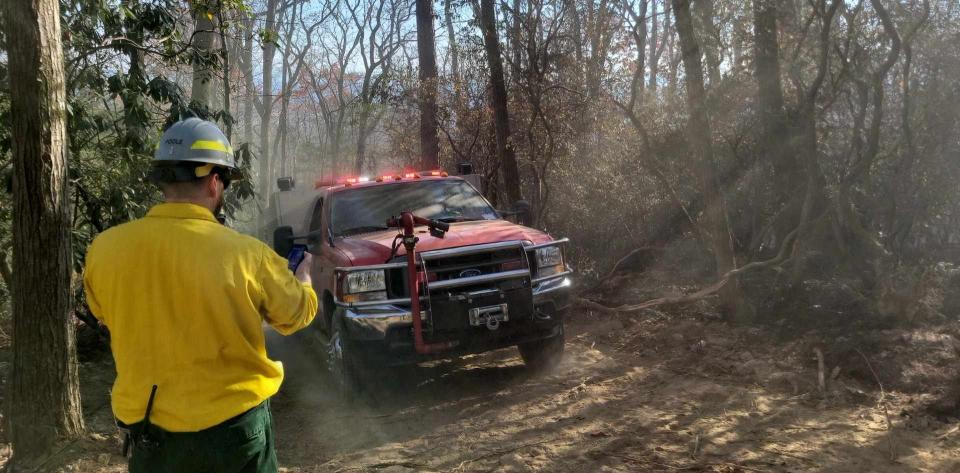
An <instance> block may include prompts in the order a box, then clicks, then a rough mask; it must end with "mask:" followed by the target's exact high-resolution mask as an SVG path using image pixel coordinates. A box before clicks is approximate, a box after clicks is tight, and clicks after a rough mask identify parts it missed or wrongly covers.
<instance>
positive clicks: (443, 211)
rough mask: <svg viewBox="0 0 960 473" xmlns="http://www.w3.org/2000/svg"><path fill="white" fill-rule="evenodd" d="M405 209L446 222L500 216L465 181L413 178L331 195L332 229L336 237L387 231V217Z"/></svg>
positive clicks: (493, 218)
mask: <svg viewBox="0 0 960 473" xmlns="http://www.w3.org/2000/svg"><path fill="white" fill-rule="evenodd" d="M403 211H410V212H413V214H414V215H417V216H419V217H424V218H429V219H434V220H441V221H445V222H463V221H469V220H495V219H497V218H499V216H498V215H497V212H496V211H495V210H494V209H493V208H492V207H490V204H489V203H488V202H487V200H486V199H484V198H483V196H481V195H480V194H479V193H478V192H477V191H476V189H474V188H473V186H471V185H469V184H467V183H466V182H464V181H461V180H453V179H451V180H442V181H441V180H438V181H410V182H398V183H396V184H386V185H380V186H371V187H359V188H356V189H349V190H344V191H341V192H337V193H335V194H333V195H331V196H330V226H331V231H332V232H333V234H334V236H350V235H356V234H360V233H366V232H373V231H378V230H386V229H387V227H386V225H385V224H386V222H387V219H388V218H390V217H393V216H399V215H400V212H403Z"/></svg>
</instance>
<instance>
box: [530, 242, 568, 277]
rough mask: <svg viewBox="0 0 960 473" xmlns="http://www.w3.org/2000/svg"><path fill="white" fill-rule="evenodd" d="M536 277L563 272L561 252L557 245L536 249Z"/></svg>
mask: <svg viewBox="0 0 960 473" xmlns="http://www.w3.org/2000/svg"><path fill="white" fill-rule="evenodd" d="M536 255H537V277H541V278H542V277H546V276H553V275H554V274H560V273H562V272H563V270H564V267H563V252H562V251H561V250H560V246H559V245H555V246H544V247H543V248H537V249H536Z"/></svg>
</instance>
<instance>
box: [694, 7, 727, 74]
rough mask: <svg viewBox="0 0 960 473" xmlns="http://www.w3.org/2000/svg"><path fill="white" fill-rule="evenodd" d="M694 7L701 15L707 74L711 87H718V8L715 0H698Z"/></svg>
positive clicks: (698, 14) (719, 52) (719, 53)
mask: <svg viewBox="0 0 960 473" xmlns="http://www.w3.org/2000/svg"><path fill="white" fill-rule="evenodd" d="M694 8H696V10H697V16H699V17H700V24H701V25H702V29H703V38H704V41H703V56H705V57H706V60H707V73H708V74H707V75H708V77H709V79H710V87H716V86H717V85H718V84H719V83H720V56H721V51H720V46H721V43H720V32H719V31H717V25H716V23H714V17H715V16H716V9H715V8H714V5H713V0H696V2H695V3H694Z"/></svg>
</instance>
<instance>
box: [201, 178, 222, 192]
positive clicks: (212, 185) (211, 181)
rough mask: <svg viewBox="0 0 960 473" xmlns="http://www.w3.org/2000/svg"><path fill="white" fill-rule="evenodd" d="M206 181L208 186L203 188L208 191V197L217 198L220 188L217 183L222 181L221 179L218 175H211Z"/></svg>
mask: <svg viewBox="0 0 960 473" xmlns="http://www.w3.org/2000/svg"><path fill="white" fill-rule="evenodd" d="M206 179H207V184H206V185H205V186H203V187H204V189H205V190H206V194H207V196H208V197H216V196H217V192H218V190H217V187H219V184H218V183H217V181H218V180H219V179H220V177H219V176H217V174H216V173H210V175H208V176H207V177H206Z"/></svg>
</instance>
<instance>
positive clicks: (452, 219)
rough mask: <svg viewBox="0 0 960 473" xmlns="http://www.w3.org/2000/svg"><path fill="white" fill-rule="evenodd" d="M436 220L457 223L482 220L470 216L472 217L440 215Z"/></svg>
mask: <svg viewBox="0 0 960 473" xmlns="http://www.w3.org/2000/svg"><path fill="white" fill-rule="evenodd" d="M434 220H436V221H438V222H443V223H456V222H475V221H477V220H481V219H479V218H470V217H440V218H435V219H434Z"/></svg>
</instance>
